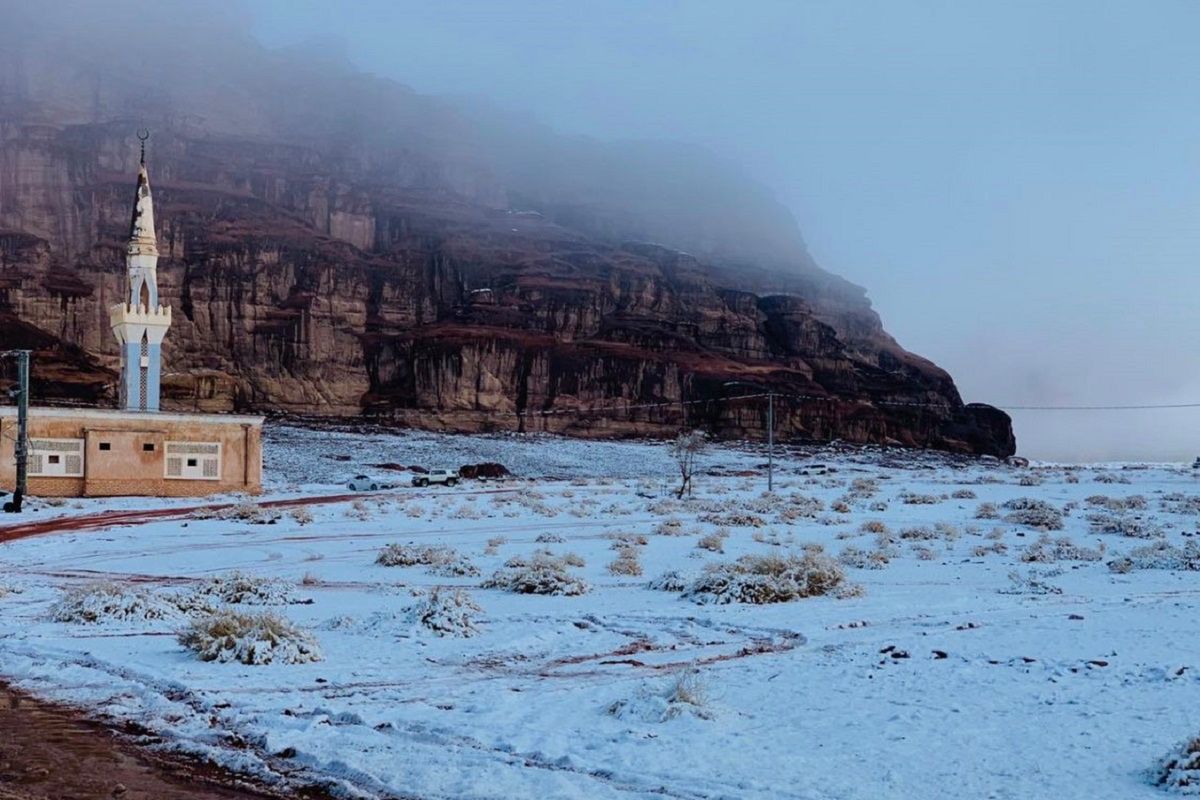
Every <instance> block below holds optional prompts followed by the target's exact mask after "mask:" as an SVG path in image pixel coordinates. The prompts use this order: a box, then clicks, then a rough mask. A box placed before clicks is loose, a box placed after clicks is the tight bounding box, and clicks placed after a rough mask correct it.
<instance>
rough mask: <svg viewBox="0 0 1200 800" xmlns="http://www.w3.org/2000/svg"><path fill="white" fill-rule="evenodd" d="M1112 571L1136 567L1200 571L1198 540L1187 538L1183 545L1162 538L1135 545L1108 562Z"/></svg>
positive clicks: (1132, 569) (1125, 570)
mask: <svg viewBox="0 0 1200 800" xmlns="http://www.w3.org/2000/svg"><path fill="white" fill-rule="evenodd" d="M1108 568H1109V569H1110V570H1112V571H1113V572H1133V571H1134V570H1137V569H1174V570H1184V571H1189V572H1196V571H1200V541H1197V540H1196V539H1189V540H1188V541H1187V542H1185V543H1184V545H1183V547H1176V546H1175V545H1173V544H1171V543H1170V542H1168V541H1166V540H1165V539H1164V540H1161V541H1157V542H1155V543H1153V544H1148V545H1145V546H1144V547H1135V548H1134V549H1132V550H1130V551H1129V552H1128V553H1127V554H1125V555H1124V556H1121V557H1119V558H1116V559H1113V560H1112V561H1110V562H1108Z"/></svg>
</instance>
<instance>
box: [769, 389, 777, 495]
mask: <svg viewBox="0 0 1200 800" xmlns="http://www.w3.org/2000/svg"><path fill="white" fill-rule="evenodd" d="M767 491H768V492H773V491H775V393H774V392H767Z"/></svg>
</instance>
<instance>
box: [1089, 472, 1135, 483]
mask: <svg viewBox="0 0 1200 800" xmlns="http://www.w3.org/2000/svg"><path fill="white" fill-rule="evenodd" d="M1092 480H1094V481H1095V482H1096V483H1129V478H1126V477H1125V476H1124V475H1116V474H1114V473H1112V472H1097V473H1096V475H1095V477H1093V478H1092Z"/></svg>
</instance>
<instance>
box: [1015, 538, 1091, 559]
mask: <svg viewBox="0 0 1200 800" xmlns="http://www.w3.org/2000/svg"><path fill="white" fill-rule="evenodd" d="M1103 557H1104V546H1103V545H1101V546H1100V548H1099V549H1096V548H1091V547H1081V546H1080V545H1077V544H1075V543H1074V542H1072V541H1071V537H1069V536H1060V537H1058V538H1057V539H1052V538H1050V534H1048V533H1044V534H1042V535H1041V537H1040V538H1039V539H1038V540H1037V541H1036V542H1034V543H1033V544H1031V545H1029V546H1028V547H1026V548H1025V551H1024V552H1023V553H1021V560H1022V561H1024V562H1025V563H1027V564H1053V563H1054V562H1056V561H1099V560H1100V559H1102V558H1103Z"/></svg>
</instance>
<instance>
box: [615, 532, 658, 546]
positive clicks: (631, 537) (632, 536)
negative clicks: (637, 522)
mask: <svg viewBox="0 0 1200 800" xmlns="http://www.w3.org/2000/svg"><path fill="white" fill-rule="evenodd" d="M608 538H610V539H612V544H611V545H609V548H610V549H612V550H621V549H624V548H626V547H645V546H646V545H647V544H648V543H649V540H648V539H647V538H646V537H645V536H642V535H641V534H640V533H614V534H611V535H610V536H609V537H608Z"/></svg>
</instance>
